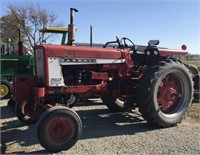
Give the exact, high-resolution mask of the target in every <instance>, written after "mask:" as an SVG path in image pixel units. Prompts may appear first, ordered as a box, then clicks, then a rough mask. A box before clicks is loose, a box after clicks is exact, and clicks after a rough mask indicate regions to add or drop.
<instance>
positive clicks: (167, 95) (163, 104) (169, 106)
mask: <svg viewBox="0 0 200 155" xmlns="http://www.w3.org/2000/svg"><path fill="white" fill-rule="evenodd" d="M183 84H184V83H183V80H181V78H180V77H179V76H178V75H176V74H168V75H166V76H165V77H164V78H163V79H162V82H161V83H160V85H159V88H158V93H157V102H158V106H159V108H160V110H161V111H162V112H163V113H164V114H170V113H174V112H177V111H178V110H180V108H181V106H182V104H181V100H182V99H183V95H184V94H183V93H184V92H183V91H182V90H183V89H182V88H183Z"/></svg>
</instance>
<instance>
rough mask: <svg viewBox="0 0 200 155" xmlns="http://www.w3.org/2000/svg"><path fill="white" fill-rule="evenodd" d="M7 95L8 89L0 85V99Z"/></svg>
mask: <svg viewBox="0 0 200 155" xmlns="http://www.w3.org/2000/svg"><path fill="white" fill-rule="evenodd" d="M8 93H9V88H8V87H7V85H5V84H1V85H0V97H4V96H6V95H7V94H8Z"/></svg>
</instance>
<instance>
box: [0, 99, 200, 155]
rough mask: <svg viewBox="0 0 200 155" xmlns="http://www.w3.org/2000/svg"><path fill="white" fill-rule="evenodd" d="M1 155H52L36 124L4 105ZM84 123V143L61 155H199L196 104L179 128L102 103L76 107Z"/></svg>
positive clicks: (199, 126)
mask: <svg viewBox="0 0 200 155" xmlns="http://www.w3.org/2000/svg"><path fill="white" fill-rule="evenodd" d="M0 107H1V120H0V125H1V154H49V152H47V151H46V150H45V149H44V148H43V147H41V145H40V144H39V143H38V140H37V137H36V127H37V125H36V124H33V125H30V126H27V125H24V124H22V123H21V122H20V121H19V120H18V119H17V118H16V117H15V113H14V112H13V111H12V110H11V109H10V108H9V107H8V106H7V101H3V102H1V105H0ZM74 109H75V111H77V113H78V114H79V115H80V117H81V119H82V122H83V133H82V136H81V139H80V140H79V141H78V142H77V143H76V144H75V146H73V147H72V148H70V149H69V150H67V151H62V152H59V153H56V154H58V155H66V154H70V155H91V154H95V155H102V154H104V155H116V154H120V155H122V154H123V155H130V154H136V155H141V154H142V155H149V154H154V155H163V154H167V155H174V154H178V155H179V154H181V155H188V154H191V155H193V154H200V132H199V131H200V103H193V104H192V106H191V110H190V112H189V114H188V117H187V118H186V119H185V120H184V121H183V122H182V123H181V124H179V125H177V126H175V127H171V128H164V129H160V128H157V127H154V126H150V125H148V123H146V121H145V120H144V119H143V118H142V117H141V115H140V114H139V113H138V112H137V111H133V112H131V113H110V111H109V110H108V109H107V107H106V106H105V105H103V104H102V102H101V101H99V100H94V101H88V102H87V103H84V104H80V105H77V106H75V107H74Z"/></svg>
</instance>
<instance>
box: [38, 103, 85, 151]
mask: <svg viewBox="0 0 200 155" xmlns="http://www.w3.org/2000/svg"><path fill="white" fill-rule="evenodd" d="M81 133H82V122H81V119H80V117H79V116H78V114H77V113H76V112H74V111H72V110H71V109H69V108H67V107H63V106H56V107H52V108H50V109H48V110H47V111H45V112H44V113H43V114H42V116H41V117H40V119H39V121H38V127H37V137H38V140H39V142H40V144H41V145H42V146H43V147H44V148H45V149H46V150H47V151H49V152H59V151H62V150H68V149H69V148H71V147H72V146H73V145H74V144H75V143H76V142H77V141H78V139H79V138H80V136H81Z"/></svg>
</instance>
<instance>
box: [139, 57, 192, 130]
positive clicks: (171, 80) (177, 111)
mask: <svg viewBox="0 0 200 155" xmlns="http://www.w3.org/2000/svg"><path fill="white" fill-rule="evenodd" d="M192 99H193V82H192V77H191V75H190V73H189V71H188V69H187V68H186V67H185V66H184V65H182V64H181V63H179V62H174V61H173V60H171V59H168V60H166V61H161V62H160V63H158V64H157V65H155V66H152V67H150V68H149V69H147V70H146V72H145V73H144V74H143V77H142V79H141V81H140V84H139V93H138V105H139V111H140V112H141V114H142V116H143V117H144V118H145V119H146V120H147V121H148V122H149V123H151V124H155V125H158V126H161V127H169V126H174V125H176V124H178V123H180V122H181V120H182V119H183V118H184V117H185V116H186V114H187V112H188V110H189V108H190V105H191V102H192Z"/></svg>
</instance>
